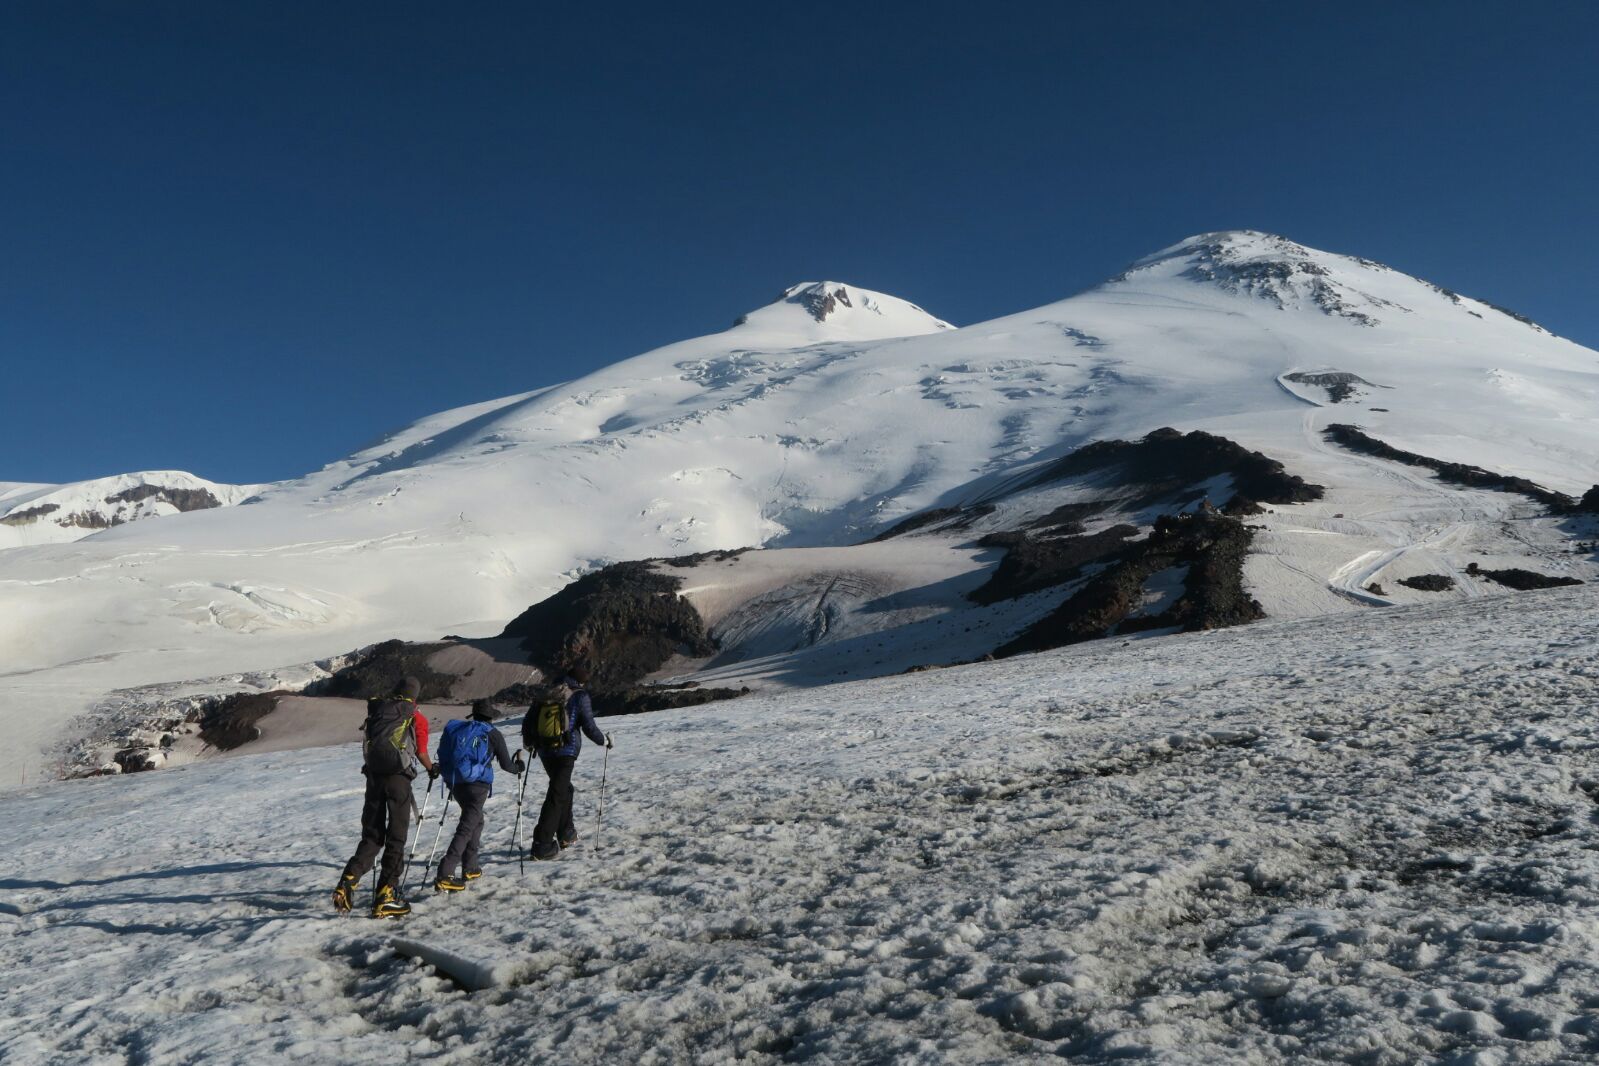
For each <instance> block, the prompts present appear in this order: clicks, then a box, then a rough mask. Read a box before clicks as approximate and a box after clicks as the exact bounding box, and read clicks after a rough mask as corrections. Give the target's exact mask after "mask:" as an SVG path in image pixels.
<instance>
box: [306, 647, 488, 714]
mask: <svg viewBox="0 0 1599 1066" xmlns="http://www.w3.org/2000/svg"><path fill="white" fill-rule="evenodd" d="M446 647H449V645H447V644H410V643H407V642H406V641H403V640H386V641H384V642H383V643H382V644H374V645H373V646H372V647H370V648H367V649H366V650H365V651H364V652H362V653H361V654H360V655H359V656H357V657H356V660H355V661H354V662H352V663H351V664H350V665H348V666H346V667H344V668H342V669H340V670H338V671H336V672H335V673H334V674H333V676H332V677H329V678H326V679H324V680H322V681H317V682H314V683H313V684H310V685H307V686H306V688H305V694H306V695H307V696H341V697H344V698H346V699H368V700H369V699H372V698H373V697H375V696H388V695H391V694H392V693H393V692H394V687H395V685H397V684H399V681H400V678H402V677H407V676H409V677H414V678H416V679H417V680H418V681H420V682H422V696H421V702H423V703H436V702H440V701H443V700H445V699H448V698H449V695H450V689H451V687H452V686H453V685H454V684H455V680H456V679H455V676H454V675H453V674H444V673H440V672H439V671H437V670H434V669H432V668H431V667H429V666H428V664H427V660H428V659H429V657H431V656H432V655H433V653H434V652H437V651H439V650H440V649H442V648H446Z"/></svg>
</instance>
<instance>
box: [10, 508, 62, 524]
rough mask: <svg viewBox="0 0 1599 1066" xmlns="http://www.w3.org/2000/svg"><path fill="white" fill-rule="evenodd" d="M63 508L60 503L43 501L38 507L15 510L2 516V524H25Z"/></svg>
mask: <svg viewBox="0 0 1599 1066" xmlns="http://www.w3.org/2000/svg"><path fill="white" fill-rule="evenodd" d="M59 510H61V505H60V504H59V503H41V504H40V505H39V506H37V507H25V508H23V509H22V510H20V511H13V512H12V513H10V514H8V515H6V516H5V517H4V518H0V526H25V525H27V524H28V523H29V522H33V521H36V520H38V519H40V518H43V517H44V516H45V515H47V514H50V513H51V512H53V511H59Z"/></svg>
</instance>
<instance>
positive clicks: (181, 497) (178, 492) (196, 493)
mask: <svg viewBox="0 0 1599 1066" xmlns="http://www.w3.org/2000/svg"><path fill="white" fill-rule="evenodd" d="M151 497H157V498H159V499H162V500H165V501H166V502H167V503H170V504H171V505H172V506H174V507H176V508H177V509H178V510H180V511H207V510H210V509H211V508H213V507H221V506H222V501H221V500H219V499H217V498H216V497H215V496H213V495H212V494H211V491H210V490H209V489H173V488H167V487H166V486H164V485H135V486H133V488H131V489H123V490H122V491H121V492H113V493H112V494H111V495H109V496H107V497H106V498H105V502H106V503H138V502H140V501H141V500H148V499H150V498H151Z"/></svg>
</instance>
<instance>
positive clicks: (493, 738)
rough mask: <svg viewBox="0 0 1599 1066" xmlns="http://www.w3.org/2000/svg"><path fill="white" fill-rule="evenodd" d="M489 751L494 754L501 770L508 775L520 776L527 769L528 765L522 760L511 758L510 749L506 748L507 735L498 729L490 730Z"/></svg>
mask: <svg viewBox="0 0 1599 1066" xmlns="http://www.w3.org/2000/svg"><path fill="white" fill-rule="evenodd" d="M489 751H491V752H493V753H494V758H495V760H496V761H497V762H498V763H499V764H500V769H501V770H504V771H505V772H506V773H508V774H520V773H521V772H522V771H523V770H525V769H527V765H526V764H525V763H523V762H522V760H521V759H513V758H511V752H510V749H509V748H507V747H506V746H505V734H504V733H501V732H500V731H499V730H498V729H491V730H489Z"/></svg>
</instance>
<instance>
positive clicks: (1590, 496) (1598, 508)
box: [1577, 485, 1599, 514]
mask: <svg viewBox="0 0 1599 1066" xmlns="http://www.w3.org/2000/svg"><path fill="white" fill-rule="evenodd" d="M1577 510H1579V511H1585V512H1587V513H1588V514H1599V485H1595V486H1594V487H1593V488H1591V489H1589V490H1588V491H1587V492H1585V493H1583V494H1582V499H1580V500H1578V501H1577Z"/></svg>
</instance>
